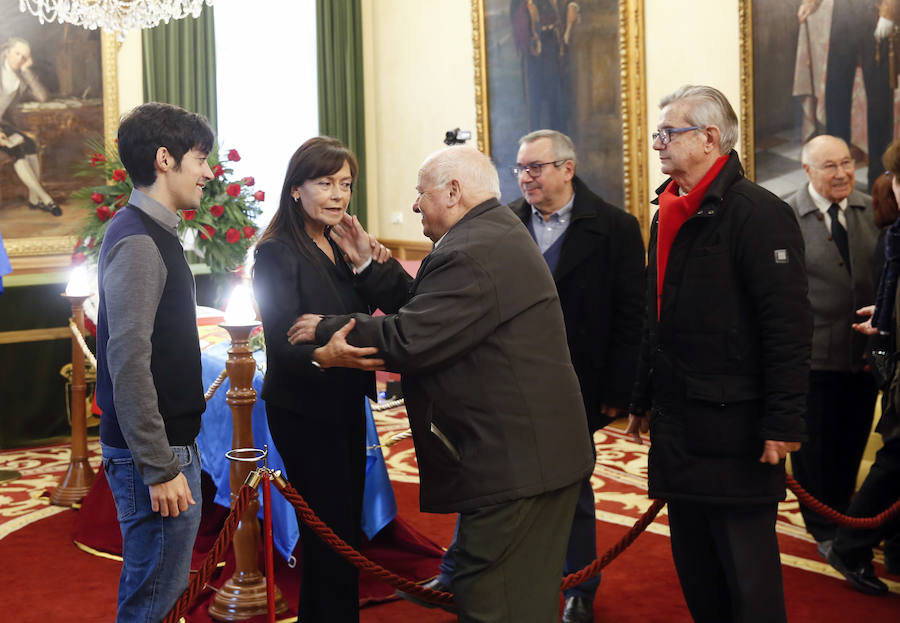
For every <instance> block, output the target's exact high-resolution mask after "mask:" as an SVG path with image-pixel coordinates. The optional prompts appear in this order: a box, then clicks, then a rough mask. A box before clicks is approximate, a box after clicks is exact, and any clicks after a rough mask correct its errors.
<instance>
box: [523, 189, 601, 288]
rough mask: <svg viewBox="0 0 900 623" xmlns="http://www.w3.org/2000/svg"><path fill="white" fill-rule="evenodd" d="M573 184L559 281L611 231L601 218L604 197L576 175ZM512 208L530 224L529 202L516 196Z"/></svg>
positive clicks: (561, 254) (556, 275)
mask: <svg viewBox="0 0 900 623" xmlns="http://www.w3.org/2000/svg"><path fill="white" fill-rule="evenodd" d="M572 187H573V189H574V191H575V203H574V204H573V205H572V218H571V220H570V221H569V227H568V228H567V229H566V233H565V234H563V236H564V237H563V243H562V250H561V251H560V256H559V263H558V264H557V266H556V272H555V273H554V274H553V279H554V281H556V282H557V283H559V282H560V281H561V280H562V279H563V278H564V277H565V276H566V275H567V274H568V273H570V272H571V271H572V269H574V268H575V267H576V266H578V265H579V264H581V262H583V261H584V259H585V258H586V257H588V256H590V255H591V254H592V253H593V252H594V248H595V247H596V244H597V236H603V235H607V234H608V232H607V230H606V228H605V227H604V226H603V225H604V223H605V222H606V221H605V219H601V218H600V214H599V212H598V210H597V206H598V205H599V204H602V203H604V202H603V199H601V198H600V197H598V196H597V195H595V194H594V193H593V192H592V191H591V189H590V188H588V186H587V184H585V183H584V181H582V180H581V178H579V177H578V176H577V175H576V176H575V177H574V178H572ZM509 207H510V208H511V209H512V211H513V212H515V213H516V216H518V217H519V219H520V220H521V221H522V223H523V224H526V225H527V223H528V219H530V218H531V206H530V205H529V204H528V202H526V201H525V199H524V198H522V199H517V200H516V201H513V202H512V203H510V204H509ZM613 209H615V208H613Z"/></svg>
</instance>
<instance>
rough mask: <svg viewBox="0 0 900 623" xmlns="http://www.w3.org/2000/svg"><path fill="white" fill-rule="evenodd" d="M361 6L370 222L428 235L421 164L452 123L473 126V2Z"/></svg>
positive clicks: (399, 233) (395, 1) (412, 236)
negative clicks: (421, 208)
mask: <svg viewBox="0 0 900 623" xmlns="http://www.w3.org/2000/svg"><path fill="white" fill-rule="evenodd" d="M362 7H363V46H364V51H365V55H366V61H365V74H366V75H365V97H366V157H367V168H368V177H367V180H366V181H367V183H368V188H369V214H370V216H369V229H370V230H371V231H372V232H373V233H375V234H376V235H378V236H380V237H383V238H392V239H400V240H426V238H425V237H424V236H423V235H422V226H421V220H420V218H419V216H418V215H417V214H414V213H413V212H412V203H413V201H414V200H415V198H416V192H415V185H416V174H417V172H418V170H419V165H420V164H422V161H423V160H424V159H425V157H426V156H427V155H428V154H430V153H432V152H434V151H436V150H438V149H440V148H442V147H444V143H443V139H444V133H445V132H446V131H447V130H451V129H453V128H456V127H459V128H462V129H464V130H471V131H472V133H473V135H474V133H475V66H474V61H473V48H472V16H471V2H470V0H447V1H445V2H436V1H432V0H429V1H424V2H423V1H422V0H362ZM473 139H474V140H476V141H477V137H474V136H473ZM398 216H399V217H400V218H401V219H402V222H401V223H394V222H393V220H395V219H396V218H397V217H398Z"/></svg>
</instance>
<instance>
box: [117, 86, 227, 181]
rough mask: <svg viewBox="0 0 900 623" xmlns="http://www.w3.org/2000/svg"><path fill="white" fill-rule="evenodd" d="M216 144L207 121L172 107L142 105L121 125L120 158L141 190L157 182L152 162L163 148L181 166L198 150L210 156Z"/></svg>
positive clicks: (150, 104)
mask: <svg viewBox="0 0 900 623" xmlns="http://www.w3.org/2000/svg"><path fill="white" fill-rule="evenodd" d="M214 142H215V136H214V135H213V131H212V128H210V127H209V123H207V121H206V119H204V118H203V117H201V116H200V115H198V114H197V113H193V112H190V111H187V110H185V109H184V108H179V107H178V106H172V105H171V104H161V103H159V102H148V103H146V104H141V105H140V106H138V107H136V108H134V109H133V110H131V111H130V112H128V113H126V114H125V116H124V117H122V120H121V121H120V122H119V158H121V159H122V164H123V165H125V170H126V171H128V174H129V175H130V176H131V180H132V181H133V182H134V185H135V186H136V187H139V188H140V187H146V186H152V185H153V183H154V182H155V181H156V168H155V167H154V166H153V163H154V161H155V160H156V152H157V151H158V150H159V148H160V147H165V148H166V149H167V150H169V153H170V154H172V157H173V158H175V161H176V163H177V166H179V167H180V166H181V160H182V159H183V158H184V155H185V154H186V153H187V152H189V151H190V150H192V149H197V150H199V151H202V152H203V153H205V154H208V153H209V152H210V151H211V150H212V148H213V143H214Z"/></svg>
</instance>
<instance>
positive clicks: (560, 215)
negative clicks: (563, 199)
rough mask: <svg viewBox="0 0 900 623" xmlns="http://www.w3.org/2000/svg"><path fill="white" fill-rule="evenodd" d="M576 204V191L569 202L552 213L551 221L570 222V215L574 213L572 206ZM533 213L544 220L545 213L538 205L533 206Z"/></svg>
mask: <svg viewBox="0 0 900 623" xmlns="http://www.w3.org/2000/svg"><path fill="white" fill-rule="evenodd" d="M529 205H531V204H529ZM574 205H575V193H574V192H573V193H572V198H571V199H569V202H568V203H567V204H566V205H564V206H563V207H561V208H560V209H559V210H557V211H556V212H554V213H553V214H551V215H550V220H551V221H554V220H555V221H558V222H559V223H561V224H563V225H565V224H566V223H568V222H569V217H570V216H571V214H572V207H573V206H574ZM531 213H532V214H533V215H534V216H536V217H538V218H539V219H541V220H542V221H543V220H544V215H543V214H542V213H541V211H540V210H538V209H537V208H536V207H534V206H531Z"/></svg>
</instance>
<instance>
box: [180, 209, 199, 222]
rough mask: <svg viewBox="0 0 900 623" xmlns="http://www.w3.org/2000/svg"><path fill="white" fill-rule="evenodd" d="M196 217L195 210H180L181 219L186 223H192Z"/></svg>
mask: <svg viewBox="0 0 900 623" xmlns="http://www.w3.org/2000/svg"><path fill="white" fill-rule="evenodd" d="M195 216H197V210H182V211H181V218H183V219H184V220H186V221H193V220H194V217H195Z"/></svg>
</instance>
